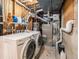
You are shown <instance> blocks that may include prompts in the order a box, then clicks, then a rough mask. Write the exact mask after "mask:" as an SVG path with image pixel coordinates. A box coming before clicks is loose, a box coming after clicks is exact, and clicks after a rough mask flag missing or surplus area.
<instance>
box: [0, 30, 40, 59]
mask: <svg viewBox="0 0 79 59" xmlns="http://www.w3.org/2000/svg"><path fill="white" fill-rule="evenodd" d="M39 35H40V33H39V32H37V31H30V32H24V33H18V34H11V35H5V36H2V39H4V40H2V41H3V42H4V54H3V56H4V58H3V59H34V57H35V56H36V55H37V54H38V52H39V50H40V46H39V44H38V38H39ZM0 38H1V37H0Z"/></svg>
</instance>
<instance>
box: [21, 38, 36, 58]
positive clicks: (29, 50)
mask: <svg viewBox="0 0 79 59" xmlns="http://www.w3.org/2000/svg"><path fill="white" fill-rule="evenodd" d="M35 49H36V44H35V41H34V40H32V39H30V41H28V43H27V44H26V46H25V47H24V49H23V55H22V59H32V58H33V56H34V53H35Z"/></svg>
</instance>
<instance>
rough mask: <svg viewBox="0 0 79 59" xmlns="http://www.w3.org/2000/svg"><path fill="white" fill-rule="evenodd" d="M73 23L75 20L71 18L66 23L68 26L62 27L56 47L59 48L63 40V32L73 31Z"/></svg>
mask: <svg viewBox="0 0 79 59" xmlns="http://www.w3.org/2000/svg"><path fill="white" fill-rule="evenodd" d="M73 24H74V20H69V21H68V22H67V24H66V27H65V28H61V29H60V40H59V41H57V42H56V49H58V44H59V43H61V42H62V40H63V39H62V38H63V35H62V32H66V33H70V32H71V31H72V28H73Z"/></svg>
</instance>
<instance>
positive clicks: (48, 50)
mask: <svg viewBox="0 0 79 59" xmlns="http://www.w3.org/2000/svg"><path fill="white" fill-rule="evenodd" d="M39 59H56V58H55V47H52V46H47V45H44V50H43V51H42V53H41V55H40V57H39Z"/></svg>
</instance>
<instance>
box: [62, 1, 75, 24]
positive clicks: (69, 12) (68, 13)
mask: <svg viewBox="0 0 79 59" xmlns="http://www.w3.org/2000/svg"><path fill="white" fill-rule="evenodd" d="M74 1H75V0H66V2H65V5H64V8H63V11H64V25H66V22H67V21H68V20H71V19H74Z"/></svg>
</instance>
